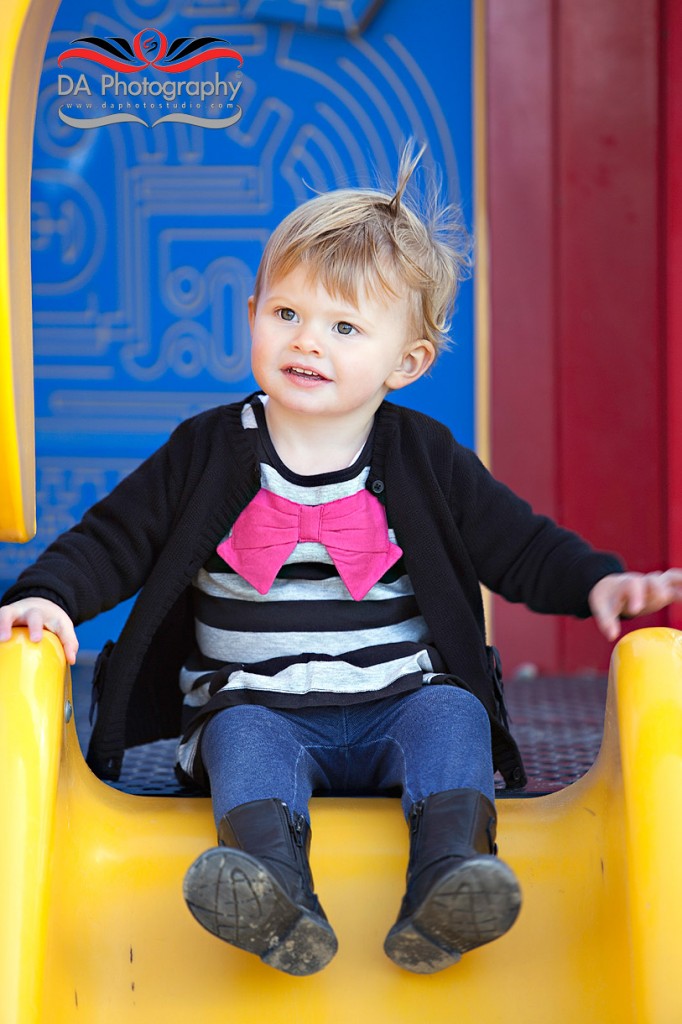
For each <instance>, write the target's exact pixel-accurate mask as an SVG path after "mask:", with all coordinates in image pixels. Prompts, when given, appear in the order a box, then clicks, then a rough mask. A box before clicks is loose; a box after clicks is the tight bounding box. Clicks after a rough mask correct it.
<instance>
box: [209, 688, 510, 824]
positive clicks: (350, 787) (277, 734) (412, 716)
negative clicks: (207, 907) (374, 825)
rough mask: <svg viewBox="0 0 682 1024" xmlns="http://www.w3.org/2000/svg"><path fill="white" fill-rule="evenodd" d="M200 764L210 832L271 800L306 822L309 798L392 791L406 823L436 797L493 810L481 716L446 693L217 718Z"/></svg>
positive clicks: (250, 708) (248, 709)
mask: <svg viewBox="0 0 682 1024" xmlns="http://www.w3.org/2000/svg"><path fill="white" fill-rule="evenodd" d="M201 754H202V758H203V761H204V765H205V767H206V771H207V772H208V776H209V778H210V781H211V794H212V798H213V812H214V815H215V819H216V824H217V823H218V822H219V821H220V819H221V818H222V817H223V815H224V814H226V813H227V812H228V811H230V810H232V808H233V807H237V806H239V805H240V804H244V803H249V802H250V801H252V800H265V799H268V798H271V797H274V798H277V799H279V800H283V801H284V803H286V804H287V806H288V807H289V808H290V810H291V811H292V812H297V813H299V814H303V815H305V817H306V818H308V801H309V799H310V797H311V795H312V793H313V791H315V792H316V793H335V794H337V795H339V794H344V793H352V794H354V795H357V794H365V795H366V794H382V793H386V792H395V791H400V792H401V794H402V803H403V809H404V811H405V815H406V816H407V815H408V813H409V810H410V807H411V806H412V804H413V803H415V802H416V801H418V800H421V799H423V798H424V797H426V796H428V795H429V794H430V793H439V792H441V791H442V790H445V789H460V788H462V789H464V788H466V789H477V790H479V791H480V792H482V793H484V794H485V795H486V796H487V797H488V799H489V800H491V801H492V800H494V784H493V768H492V755H491V747H490V723H489V721H488V716H487V714H486V712H485V710H484V708H483V705H482V704H481V703H480V702H479V701H478V700H477V699H476V698H475V697H473V696H472V695H471V694H470V693H467V691H466V690H461V689H459V688H458V687H456V686H451V685H430V686H423V687H422V688H421V689H420V690H416V691H414V692H411V693H408V694H406V695H401V696H398V697H388V698H385V699H383V700H375V701H370V702H367V703H364V704H352V705H349V706H345V707H339V706H335V707H315V708H306V709H303V710H300V711H287V710H279V709H277V710H274V709H272V708H265V707H262V706H260V705H253V704H248V705H238V706H236V707H230V708H225V709H224V710H222V711H219V712H218V713H217V714H216V715H214V716H213V718H212V719H211V720H210V722H209V723H208V725H207V726H206V728H205V730H204V734H203V737H202V741H201Z"/></svg>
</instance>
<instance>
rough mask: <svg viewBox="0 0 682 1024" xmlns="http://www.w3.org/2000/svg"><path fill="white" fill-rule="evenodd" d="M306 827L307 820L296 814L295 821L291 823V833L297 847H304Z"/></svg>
mask: <svg viewBox="0 0 682 1024" xmlns="http://www.w3.org/2000/svg"><path fill="white" fill-rule="evenodd" d="M304 825H305V818H304V817H303V815H302V814H296V815H295V816H294V820H293V822H292V823H291V831H292V834H293V837H294V842H295V843H296V845H297V846H303V826H304Z"/></svg>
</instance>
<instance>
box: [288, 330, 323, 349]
mask: <svg viewBox="0 0 682 1024" xmlns="http://www.w3.org/2000/svg"><path fill="white" fill-rule="evenodd" d="M294 348H296V349H298V350H299V351H300V352H314V353H320V352H321V351H322V342H321V339H320V335H319V332H318V331H315V330H314V329H313V328H312V327H310V326H308V325H306V326H304V327H302V328H301V330H300V331H298V333H297V334H296V337H295V339H294Z"/></svg>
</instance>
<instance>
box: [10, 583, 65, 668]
mask: <svg viewBox="0 0 682 1024" xmlns="http://www.w3.org/2000/svg"><path fill="white" fill-rule="evenodd" d="M12 626H26V627H27V628H28V635H29V637H30V639H31V640H32V641H33V642H34V643H39V642H40V640H41V639H42V636H43V630H44V629H47V630H49V631H50V633H54V635H55V636H57V637H59V639H60V640H61V642H62V647H63V648H64V654H65V655H66V660H67V661H68V663H69V665H75V664H76V654H77V653H78V639H77V637H76V630H75V629H74V625H73V622H72V621H71V619H70V618H69V616H68V615H67V614H66V612H65V611H64V609H63V608H60V607H59V605H58V604H55V603H54V601H48V600H47V598H44V597H27V598H24V600H22V601H15V602H14V604H7V605H4V607H2V608H0V643H2V642H3V641H4V640H9V638H10V637H11V635H12Z"/></svg>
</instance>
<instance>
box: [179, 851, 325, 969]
mask: <svg viewBox="0 0 682 1024" xmlns="http://www.w3.org/2000/svg"><path fill="white" fill-rule="evenodd" d="M183 894H184V897H185V902H186V903H187V906H188V907H189V909H190V911H191V913H192V914H193V916H194V917H195V918H196V920H197V921H198V922H199V924H200V925H202V926H203V927H204V928H205V929H206V930H207V931H209V932H211V933H212V934H213V935H216V936H217V937H218V938H219V939H222V940H223V941H224V942H228V943H229V944H230V945H231V946H237V947H238V948H239V949H244V950H246V951H247V952H248V953H254V954H255V955H256V956H258V957H260V959H261V960H262V961H263V962H264V963H266V964H268V965H269V966H270V967H275V968H276V969H277V970H279V971H284V972H285V973H286V974H294V975H299V976H302V975H307V974H315V973H316V972H317V971H321V970H322V968H323V967H326V965H327V964H328V963H329V961H330V960H331V959H332V957H333V956H334V954H335V953H336V950H337V948H338V944H337V941H336V936H335V935H334V932H333V931H332V929H331V927H330V926H329V924H328V923H327V922H326V921H325V920H324V919H323V918H322V917H320V916H318V915H317V914H314V913H312V911H310V910H307V909H305V908H302V907H299V906H298V905H297V904H295V903H293V902H292V900H290V899H289V897H288V896H287V894H286V893H285V892H284V890H283V889H282V887H281V886H280V885H279V883H278V882H277V881H276V879H275V878H273V876H272V875H271V874H270V873H269V872H268V871H267V870H266V868H265V867H264V866H263V865H262V864H261V863H260V862H259V861H258V860H257V859H256V858H255V857H252V856H250V855H249V854H248V853H245V852H244V851H243V850H235V849H232V848H230V847H216V848H215V849H213V850H207V851H206V853H203V854H202V855H201V856H200V857H199V858H197V860H195V861H194V863H193V864H192V865H191V866H190V868H189V869H188V871H187V874H186V875H185V880H184V885H183Z"/></svg>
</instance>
